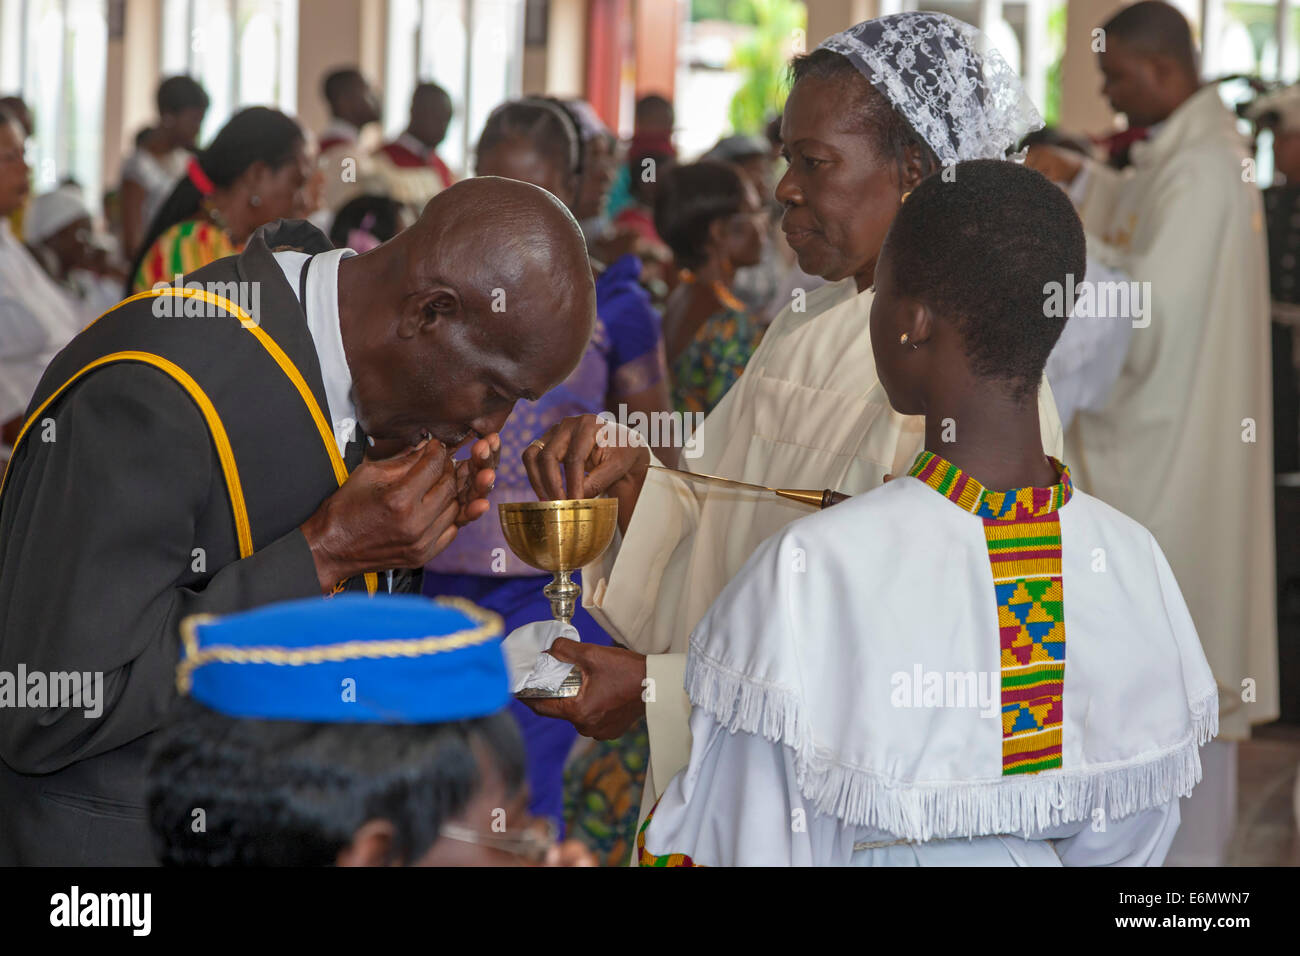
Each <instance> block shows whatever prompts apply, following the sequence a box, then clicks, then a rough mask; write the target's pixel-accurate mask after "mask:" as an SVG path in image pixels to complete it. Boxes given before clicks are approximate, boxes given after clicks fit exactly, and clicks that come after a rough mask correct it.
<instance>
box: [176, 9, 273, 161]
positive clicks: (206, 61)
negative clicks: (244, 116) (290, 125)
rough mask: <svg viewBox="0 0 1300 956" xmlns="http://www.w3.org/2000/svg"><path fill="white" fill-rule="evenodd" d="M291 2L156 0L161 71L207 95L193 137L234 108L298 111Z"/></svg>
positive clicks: (207, 134)
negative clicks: (190, 80)
mask: <svg viewBox="0 0 1300 956" xmlns="http://www.w3.org/2000/svg"><path fill="white" fill-rule="evenodd" d="M297 51H298V0H163V17H162V56H161V61H160V62H161V64H162V76H163V77H168V76H175V75H177V74H178V73H185V74H188V75H189V76H192V77H194V79H196V80H198V82H199V83H200V84H202V86H203V88H204V89H205V90H206V91H207V93H208V96H209V97H211V99H212V105H211V107H210V108H209V109H208V115H207V116H206V117H205V118H204V120H203V129H202V131H201V132H200V134H199V141H200V143H206V142H208V141H209V140H211V139H212V137H213V136H214V135H215V134H216V132H217V130H219V129H221V127H222V126H224V125H225V122H226V120H228V119H230V117H231V115H232V114H234V113H235V112H236V111H237V110H239V109H242V108H243V107H245V106H274V107H277V108H278V109H281V110H284V111H285V112H286V113H289V114H290V115H293V114H294V113H295V112H296V111H297V108H298V52H297Z"/></svg>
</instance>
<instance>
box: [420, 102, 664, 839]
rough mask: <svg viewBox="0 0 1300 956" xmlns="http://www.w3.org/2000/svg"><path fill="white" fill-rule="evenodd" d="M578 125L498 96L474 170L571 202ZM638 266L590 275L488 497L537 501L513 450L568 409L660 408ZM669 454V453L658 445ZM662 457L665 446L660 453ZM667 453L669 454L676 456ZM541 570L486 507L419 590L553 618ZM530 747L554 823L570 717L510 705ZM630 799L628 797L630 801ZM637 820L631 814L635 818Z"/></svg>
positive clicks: (587, 627)
mask: <svg viewBox="0 0 1300 956" xmlns="http://www.w3.org/2000/svg"><path fill="white" fill-rule="evenodd" d="M585 158H586V157H585V156H584V150H583V144H582V137H581V135H580V131H579V126H578V123H577V122H576V121H575V119H574V117H573V115H572V114H571V113H570V112H569V111H568V110H567V109H566V108H565V107H564V105H563V104H561V103H560V102H558V101H556V100H550V99H525V100H517V101H512V102H509V103H505V104H503V105H502V106H500V107H498V108H497V109H496V110H494V111H493V113H492V114H491V115H490V116H489V117H488V121H487V124H486V126H485V127H484V130H483V134H482V136H481V138H480V139H479V143H478V149H477V154H476V162H475V171H476V172H477V174H478V175H480V176H484V175H493V176H504V177H507V178H510V179H518V180H522V181H524V182H530V183H532V184H533V185H535V186H539V187H541V188H542V189H546V190H548V191H550V192H551V193H552V194H554V195H555V196H556V198H558V199H559V200H560V201H561V202H563V203H565V205H567V206H569V207H570V208H573V206H574V204H575V202H576V199H577V196H578V194H579V191H580V185H581V180H582V177H583V175H584V173H585V172H586V167H585V165H584V160H585ZM639 275H640V263H639V261H638V260H637V259H636V257H635V256H631V255H627V256H623V257H622V258H620V259H618V260H616V261H615V262H613V263H612V264H610V265H609V266H608V267H607V268H605V269H604V271H603V272H600V273H599V274H598V275H597V278H596V312H597V318H596V327H595V331H594V332H593V333H592V337H591V342H590V344H589V345H588V347H587V352H586V354H585V355H584V356H583V358H582V361H581V362H580V363H579V364H578V367H577V369H575V370H574V372H573V374H572V375H570V376H569V378H568V379H567V380H566V381H565V382H564V383H563V384H562V385H560V386H559V387H558V388H555V389H552V390H551V391H550V392H548V393H547V394H546V395H545V396H543V397H542V399H541V400H540V401H537V402H525V401H521V402H519V404H518V405H516V406H515V410H514V412H513V413H512V414H511V416H510V420H509V421H508V422H507V423H506V425H505V427H504V428H502V429H501V459H500V461H501V463H500V466H499V467H498V470H497V478H496V486H495V488H494V490H493V492H492V494H491V495H490V496H489V500H490V501H491V502H493V504H498V503H501V502H507V501H534V500H536V495H535V494H534V493H533V490H532V487H531V486H530V485H529V483H528V477H527V475H526V474H525V472H524V469H523V465H522V463H521V461H520V456H521V455H522V453H523V450H524V448H525V447H527V445H528V443H529V442H531V441H533V440H534V439H535V438H537V436H539V435H541V434H542V433H543V432H545V431H546V429H547V428H549V427H550V426H551V425H553V424H555V423H556V422H558V421H559V420H560V419H562V418H564V417H565V416H568V415H575V414H583V413H594V412H600V411H603V410H605V409H611V410H617V409H618V408H619V406H620V405H625V406H626V407H627V411H628V412H629V413H631V412H634V411H641V412H645V413H647V414H649V413H656V412H658V413H662V412H666V411H667V409H668V386H667V381H666V377H665V374H664V366H663V346H662V342H661V339H660V332H659V317H658V315H657V314H656V313H655V312H654V310H653V309H652V308H651V307H650V302H649V296H648V295H647V294H646V293H645V291H644V290H643V289H642V288H641V287H640V286H639V285H638V283H637V279H638V277H639ZM666 451H668V452H669V453H671V452H672V451H673V450H672V449H667V450H666ZM659 454H660V455H661V457H663V456H664V451H660V452H659ZM674 460H675V459H674ZM548 580H549V575H545V574H543V575H538V573H537V571H535V570H534V569H532V568H530V567H528V566H526V565H524V564H523V562H521V561H519V560H518V559H517V558H515V556H514V555H513V554H512V553H511V552H510V550H509V548H508V547H507V546H506V544H505V539H504V536H503V535H502V533H501V528H500V525H499V523H498V522H497V520H496V517H495V516H494V515H489V516H488V517H487V518H486V519H485V520H482V521H476V522H474V523H472V524H470V525H467V526H466V527H464V528H462V529H461V530H460V533H459V534H458V536H457V538H456V540H455V541H454V542H453V543H452V545H451V547H449V548H447V550H445V551H443V552H442V553H441V554H439V555H438V556H437V558H435V559H434V560H433V561H432V562H431V563H430V564H429V565H428V566H427V567H426V568H425V576H424V588H423V589H424V593H425V594H429V595H439V594H443V595H445V594H454V595H460V596H463V597H467V598H469V599H470V600H473V601H475V602H476V603H478V604H480V605H481V606H483V607H487V608H489V609H491V610H493V611H496V612H497V613H498V614H500V615H501V616H502V617H503V618H504V619H505V629H506V632H507V633H508V632H509V631H511V630H513V629H514V628H516V627H519V626H520V625H523V624H528V623H531V622H534V621H540V620H546V619H549V618H550V616H551V609H550V603H549V601H547V599H546V598H545V596H544V595H543V594H542V587H543V586H544V585H545V584H546V582H547V581H548ZM573 625H574V626H575V627H576V628H577V629H578V632H579V634H580V635H581V637H582V640H583V641H586V642H590V643H598V644H604V645H609V644H610V643H611V642H610V639H609V637H608V636H607V635H606V634H605V632H604V631H603V630H601V629H600V627H599V626H598V625H597V624H596V622H595V621H593V620H592V619H591V616H590V615H589V614H588V613H587V612H586V611H585V610H584V609H582V608H581V607H580V608H578V609H577V611H576V612H575V613H574V615H573ZM510 709H511V712H512V713H513V714H514V715H515V717H516V719H517V720H518V721H519V724H520V728H521V729H522V731H523V734H524V742H525V745H526V748H527V758H528V781H529V787H530V789H531V792H532V804H531V812H533V813H535V814H538V815H544V816H549V817H551V818H552V819H555V820H556V821H557V822H562V816H563V814H562V805H563V797H562V779H563V772H564V765H565V761H566V759H567V757H568V755H569V752H570V750H571V749H572V748H573V745H574V742H575V741H576V739H577V732H576V731H575V730H574V729H573V727H572V725H570V724H568V723H566V722H564V721H559V720H551V719H549V718H545V717H539V716H537V715H536V714H534V713H533V712H532V711H531V710H529V709H528V708H527V707H525V706H523V705H522V704H520V703H518V702H517V701H512V702H511V708H510ZM639 796H640V794H639V791H638V792H637V793H636V794H634V795H633V797H632V798H631V799H632V805H633V806H635V804H636V802H637V801H638V800H639ZM633 822H634V821H633Z"/></svg>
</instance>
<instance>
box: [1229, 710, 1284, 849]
mask: <svg viewBox="0 0 1300 956" xmlns="http://www.w3.org/2000/svg"><path fill="white" fill-rule="evenodd" d="M1297 770H1300V727H1297V726H1294V725H1287V724H1269V725H1266V726H1263V727H1256V728H1255V736H1254V737H1253V738H1252V739H1251V740H1249V741H1247V742H1245V743H1243V744H1241V745H1240V747H1239V748H1238V751H1237V794H1238V800H1237V830H1236V833H1235V834H1234V835H1233V840H1232V846H1231V849H1230V850H1229V852H1228V865H1229V866H1300V833H1297V828H1296V809H1297V801H1298V800H1300V792H1298V791H1297V779H1296V776H1297Z"/></svg>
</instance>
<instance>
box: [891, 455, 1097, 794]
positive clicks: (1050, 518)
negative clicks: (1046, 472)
mask: <svg viewBox="0 0 1300 956" xmlns="http://www.w3.org/2000/svg"><path fill="white" fill-rule="evenodd" d="M1050 461H1051V462H1052V465H1053V466H1054V467H1055V468H1056V470H1057V472H1058V473H1059V474H1060V476H1061V480H1060V482H1059V483H1057V484H1055V485H1053V486H1051V487H1050V488H1016V489H1013V490H1011V491H1005V492H999V491H989V490H988V489H987V488H985V487H984V486H983V485H981V484H980V483H979V482H978V481H976V480H975V479H974V478H972V477H970V476H969V475H967V474H966V473H964V472H963V471H962V470H961V469H960V468H958V467H957V466H955V465H953V464H952V463H950V462H948V461H945V460H944V459H942V458H940V457H939V456H938V455H936V454H934V453H933V452H929V451H923V452H921V454H920V455H918V456H917V458H916V462H915V464H913V465H912V469H911V471H909V472H908V474H909V475H911V476H912V477H913V478H918V479H920V480H921V481H923V482H925V483H926V484H927V485H929V486H930V487H931V488H933V489H934V490H935V491H937V492H939V494H941V495H943V496H944V497H945V498H948V499H949V500H951V501H953V502H955V503H956V504H957V505H958V506H960V507H961V508H962V509H963V510H965V511H969V512H970V513H971V514H973V515H976V516H977V517H979V518H980V519H981V520H982V521H983V522H984V541H985V543H986V544H987V546H988V553H989V565H990V567H991V568H992V571H993V593H994V598H995V601H996V604H997V609H998V635H999V639H1000V644H1001V668H1002V774H1003V776H1009V775H1011V774H1016V773H1037V772H1038V771H1040V770H1052V769H1054V768H1057V767H1060V766H1061V718H1062V713H1063V711H1062V705H1061V694H1062V690H1063V689H1064V684H1065V616H1064V614H1063V612H1062V596H1061V522H1060V518H1059V517H1058V516H1057V511H1058V510H1060V508H1061V507H1062V506H1063V505H1064V504H1065V503H1066V502H1067V501H1069V500H1070V496H1071V495H1072V494H1073V493H1074V486H1073V485H1072V484H1071V482H1070V470H1069V469H1068V468H1066V467H1065V466H1064V465H1063V464H1061V463H1060V462H1059V461H1057V460H1056V459H1054V458H1053V459H1050Z"/></svg>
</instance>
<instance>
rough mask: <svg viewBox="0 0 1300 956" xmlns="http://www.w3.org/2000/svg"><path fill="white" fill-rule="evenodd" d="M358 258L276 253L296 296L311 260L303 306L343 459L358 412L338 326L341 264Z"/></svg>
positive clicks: (343, 252) (340, 252)
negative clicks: (342, 261) (349, 259)
mask: <svg viewBox="0 0 1300 956" xmlns="http://www.w3.org/2000/svg"><path fill="white" fill-rule="evenodd" d="M355 255H356V253H355V252H353V251H352V250H351V249H331V250H330V251H329V252H322V253H320V254H319V255H317V256H315V257H309V256H307V255H306V254H305V253H302V252H288V251H286V252H277V253H275V261H276V262H277V263H278V264H279V266H280V269H281V270H282V271H283V272H284V277H285V279H286V280H288V282H289V285H290V286H292V287H293V291H294V295H297V294H298V293H299V287H300V285H301V281H300V280H301V276H302V269H303V265H304V263H306V261H307V259H308V258H311V260H312V263H311V268H310V269H309V270H308V271H307V289H306V293H307V294H306V297H305V298H306V301H304V302H302V306H303V311H304V312H306V314H307V329H308V330H309V331H310V332H311V338H312V343H313V344H314V345H315V346H316V356H317V358H318V359H319V360H320V371H321V379H322V380H323V381H324V383H325V399H326V401H327V402H328V403H329V409H328V410H327V412H326V413H327V414H328V415H329V416H330V421H331V422H332V424H333V426H334V440H335V442H337V443H338V446H339V454H340V455H342V454H343V452H344V449H345V448H347V445H348V442H350V441H351V440H352V438H353V434H354V432H355V430H356V426H357V409H356V405H355V404H354V403H353V401H352V370H351V369H349V368H348V359H347V353H346V352H344V350H343V332H342V329H341V328H340V326H339V262H340V260H342V259H344V258H345V257H347V256H355Z"/></svg>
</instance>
